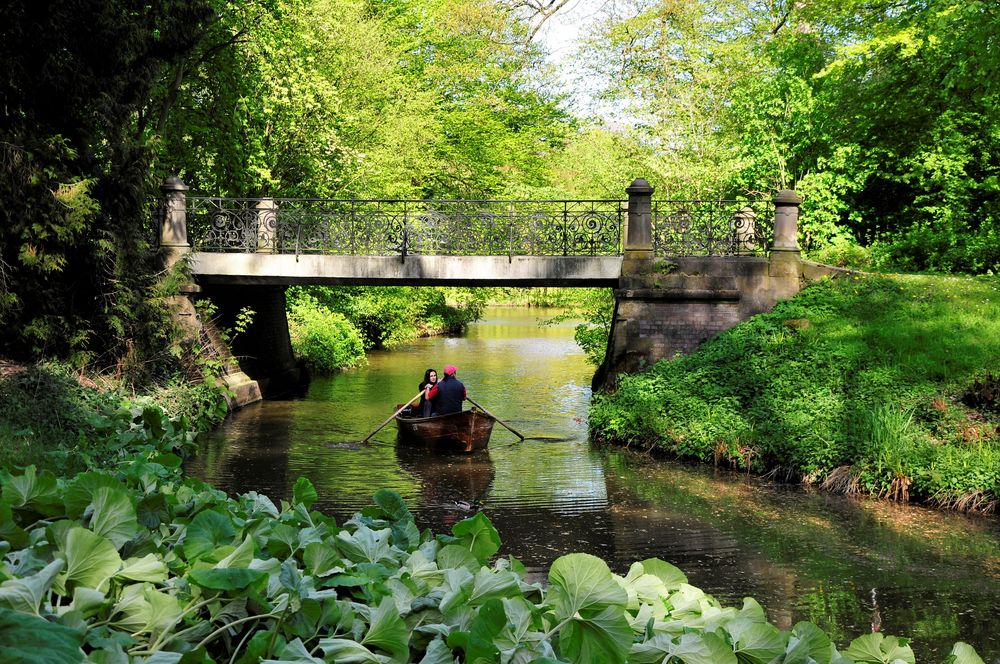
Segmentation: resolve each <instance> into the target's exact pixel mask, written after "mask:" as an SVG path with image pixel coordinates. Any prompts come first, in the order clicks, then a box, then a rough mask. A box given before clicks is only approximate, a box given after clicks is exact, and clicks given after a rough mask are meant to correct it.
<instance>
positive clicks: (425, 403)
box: [417, 369, 438, 417]
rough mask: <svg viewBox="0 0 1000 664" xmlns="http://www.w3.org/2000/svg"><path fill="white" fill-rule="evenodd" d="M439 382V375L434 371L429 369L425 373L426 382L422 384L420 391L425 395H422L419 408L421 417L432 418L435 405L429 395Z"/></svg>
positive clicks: (418, 411)
mask: <svg viewBox="0 0 1000 664" xmlns="http://www.w3.org/2000/svg"><path fill="white" fill-rule="evenodd" d="M437 382H438V374H437V371H436V370H434V369H428V370H427V371H425V372H424V380H423V381H422V382H421V383H420V388H419V389H420V391H421V392H423V394H421V395H420V405H418V406H417V413H418V414H419V416H420V417H430V416H431V412H432V410H433V403H432V401H431V397H429V396H427V393H428V392H430V391H431V388H433V387H434V386H435V385H437Z"/></svg>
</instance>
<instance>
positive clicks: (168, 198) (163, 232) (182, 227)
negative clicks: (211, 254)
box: [159, 175, 191, 251]
mask: <svg viewBox="0 0 1000 664" xmlns="http://www.w3.org/2000/svg"><path fill="white" fill-rule="evenodd" d="M187 190H188V187H187V185H186V184H184V182H183V181H182V180H181V179H180V178H179V177H177V176H176V175H171V176H170V177H167V178H164V179H163V182H162V183H161V184H160V191H161V192H163V218H162V219H161V220H160V238H159V239H160V247H166V248H171V249H176V250H181V251H183V250H185V249H187V250H190V249H191V244H190V243H189V242H188V236H187Z"/></svg>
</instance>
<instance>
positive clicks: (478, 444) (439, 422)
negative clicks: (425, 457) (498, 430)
mask: <svg viewBox="0 0 1000 664" xmlns="http://www.w3.org/2000/svg"><path fill="white" fill-rule="evenodd" d="M494 422H496V420H495V419H494V418H493V417H490V416H489V415H487V414H486V413H484V412H482V411H481V410H479V409H478V408H473V409H472V410H463V411H462V412H460V413H451V414H450V415H435V416H433V417H414V416H413V415H412V413H407V412H406V411H403V412H402V413H400V414H399V415H397V416H396V428H397V429H399V442H400V444H403V445H423V446H425V447H433V448H435V449H440V450H445V451H449V452H472V451H473V450H484V449H486V446H487V445H488V444H489V442H490V434H491V433H493V423H494Z"/></svg>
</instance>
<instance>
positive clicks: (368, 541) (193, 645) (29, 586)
mask: <svg viewBox="0 0 1000 664" xmlns="http://www.w3.org/2000/svg"><path fill="white" fill-rule="evenodd" d="M98 477H100V478H103V479H102V480H101V482H102V483H104V484H105V486H104V487H103V488H101V489H98V490H96V491H94V492H93V494H92V497H91V499H90V502H89V503H88V504H87V505H85V507H84V508H83V509H82V510H81V509H79V503H78V501H77V498H78V497H79V496H75V497H74V499H73V502H72V503H70V502H69V501H64V500H63V499H62V497H64V496H65V497H67V498H68V497H69V496H70V495H74V494H73V493H72V491H71V489H72V487H74V486H78V485H80V483H81V482H82V481H84V478H85V481H86V483H91V484H92V483H94V482H95V480H96V479H97V478H98ZM37 482H38V479H37V477H36V476H35V475H34V474H32V473H31V472H30V471H29V472H26V473H25V474H23V475H9V474H3V475H0V484H2V486H3V494H2V495H3V497H2V499H0V509H3V510H4V511H6V512H7V513H8V514H10V521H11V524H12V526H13V527H15V528H17V529H19V530H20V531H21V532H22V533H24V535H25V536H24V537H23V538H21V539H20V540H19V541H18V542H16V543H15V547H14V548H13V549H11V550H10V551H9V552H8V553H7V554H6V555H5V556H4V558H3V559H2V561H0V578H2V579H3V581H2V583H0V624H2V625H3V629H2V630H0V633H2V636H0V652H2V653H6V656H7V657H8V658H14V659H16V660H17V661H45V662H50V661H66V662H70V661H80V659H81V657H82V652H81V650H82V651H83V652H85V653H86V657H87V658H88V659H89V660H90V661H95V662H97V661H109V660H111V661H126V660H129V659H132V658H138V657H149V658H158V659H162V660H163V661H186V660H187V659H190V661H257V660H262V659H264V660H268V661H276V662H289V663H291V662H302V661H306V662H320V661H364V662H369V661H370V662H399V663H404V662H416V661H423V662H430V661H441V662H445V661H449V662H450V661H453V660H455V658H456V657H457V658H461V659H464V661H476V662H493V663H497V664H499V663H500V662H507V661H566V662H581V663H582V662H597V661H600V662H622V663H624V662H626V661H628V662H662V661H666V660H667V659H669V658H675V659H676V660H677V661H681V662H688V663H692V664H717V663H720V662H729V663H732V664H736V663H737V662H748V663H753V664H767V663H774V664H780V663H781V662H788V663H791V662H800V661H807V659H808V661H816V662H833V661H838V662H857V663H866V664H867V663H871V664H877V663H882V662H890V661H899V660H902V661H904V662H913V661H914V659H913V653H912V651H911V650H910V649H909V647H908V646H907V645H906V641H905V640H904V639H898V638H896V637H891V636H888V637H887V636H883V635H881V634H869V635H866V636H862V637H860V638H858V639H855V640H854V641H853V642H852V643H851V644H850V646H849V648H848V649H847V650H846V651H845V653H844V654H840V653H838V652H837V650H836V648H835V646H834V645H833V644H832V643H831V640H830V638H829V637H828V636H827V635H826V634H824V633H823V632H822V631H821V630H819V629H818V628H817V627H816V626H815V625H812V624H811V623H807V622H800V623H798V624H796V625H795V626H794V627H793V628H792V629H791V630H790V631H784V630H779V629H777V628H776V627H774V626H772V625H769V624H768V623H767V620H766V617H765V614H764V611H763V609H762V608H761V607H760V605H759V604H757V602H755V601H754V600H752V599H750V598H747V599H745V600H744V603H743V607H742V608H741V609H735V608H731V607H723V606H721V605H720V604H719V603H718V602H717V601H716V600H715V599H714V598H712V597H711V596H709V595H706V594H705V593H704V592H702V591H701V590H699V589H697V588H695V587H693V586H690V585H688V584H687V580H686V578H685V577H684V575H683V574H682V573H681V572H680V571H679V570H677V568H675V567H673V566H672V565H670V564H669V563H666V562H664V561H661V560H657V559H649V560H645V561H643V562H641V563H633V564H632V566H631V567H630V568H629V570H628V573H627V574H626V575H625V576H619V575H616V574H614V573H612V572H611V570H610V569H609V568H608V566H607V564H606V563H604V562H603V561H602V560H600V559H599V558H595V557H593V556H590V555H587V554H581V553H575V554H569V555H566V556H563V557H561V558H559V559H557V560H556V561H554V562H553V563H552V566H551V568H550V570H549V583H548V586H547V587H546V586H541V585H539V584H528V583H526V582H525V580H524V578H523V576H522V574H523V573H524V569H523V567H522V566H521V565H520V564H519V563H518V562H517V561H515V560H513V559H505V558H500V559H496V560H494V561H492V562H491V559H492V557H493V555H494V554H495V553H496V551H497V549H498V547H499V546H500V542H499V539H498V537H496V530H495V529H494V528H493V526H492V524H490V522H489V520H488V519H487V518H486V517H485V516H484V515H483V514H481V513H480V514H477V515H476V516H474V517H472V518H470V519H467V520H465V521H461V522H459V523H457V524H455V526H454V528H453V533H454V536H443V535H437V536H435V535H433V534H432V533H430V532H429V531H427V532H425V533H423V534H422V535H421V534H418V533H416V527H415V525H414V523H413V517H412V515H411V514H410V512H409V510H407V509H406V507H405V505H403V503H402V501H401V499H400V498H399V496H398V495H393V494H390V493H389V492H385V491H382V492H380V494H379V497H378V499H377V503H378V505H379V506H378V507H376V508H370V509H366V510H364V511H363V512H362V513H360V514H356V515H355V516H354V517H353V518H352V519H350V520H349V521H347V522H346V523H345V524H343V526H338V525H337V523H335V522H334V521H333V520H332V519H330V518H328V517H325V516H323V515H322V514H320V513H318V512H310V511H309V509H308V502H309V500H311V499H312V496H314V495H315V491H314V490H313V489H312V487H311V485H309V483H308V482H307V481H306V482H305V483H303V481H302V480H300V481H299V482H297V483H296V496H297V498H296V501H295V502H294V503H293V504H288V503H283V504H282V508H281V509H280V510H279V509H278V508H277V507H276V506H275V505H273V504H272V503H271V501H270V500H268V499H267V498H266V497H264V496H260V495H257V494H255V493H250V494H246V495H242V496H238V497H236V498H229V497H227V496H225V495H224V494H223V493H222V492H219V491H216V490H213V489H212V488H211V487H208V486H207V485H205V484H203V483H202V482H200V481H197V480H190V479H189V480H180V478H179V476H178V474H177V471H176V470H174V471H170V470H168V469H165V468H163V467H157V466H155V465H152V464H149V463H145V462H143V461H141V460H138V459H133V460H131V461H130V462H127V463H124V464H121V465H120V466H118V468H117V469H116V471H115V472H114V473H113V474H112V473H103V474H96V473H90V474H88V475H86V476H80V477H78V478H76V479H74V480H64V479H56V478H54V477H51V478H50V479H48V480H47V484H48V485H49V486H48V487H47V488H46V489H45V490H41V491H40V490H38V489H37ZM111 484H115V485H116V486H120V487H122V488H121V489H115V490H114V492H115V493H116V494H119V497H118V499H116V501H115V502H116V507H115V510H114V512H115V514H116V517H115V518H114V522H115V523H117V524H119V525H121V524H134V523H135V522H136V520H138V519H140V518H143V517H142V516H141V514H140V512H139V511H138V510H137V509H136V508H135V507H134V506H135V505H137V504H138V503H139V502H140V501H141V500H144V499H146V498H148V497H150V496H156V497H158V498H159V502H160V504H161V510H160V512H159V515H158V518H157V520H156V522H155V523H151V524H150V527H148V528H143V529H136V528H133V527H130V528H129V529H128V530H127V531H125V530H121V529H120V528H119V529H112V531H107V530H102V529H100V528H95V521H94V520H92V519H90V516H89V515H90V514H91V513H93V512H99V511H102V510H103V508H102V505H104V504H105V502H104V497H105V496H106V495H108V494H109V492H110V490H109V486H110V485H111ZM11 487H19V488H16V489H14V488H11ZM33 487H34V488H33ZM24 489H28V490H24ZM307 494H308V499H307V500H306V501H305V502H301V501H300V499H299V498H301V497H303V496H306V495H307ZM84 500H86V498H84ZM39 513H45V514H47V515H48V518H47V519H46V520H38V518H37V517H38V514H39ZM101 522H102V523H105V522H106V521H104V520H102V521H101ZM102 532H103V533H104V534H102ZM110 532H118V533H119V534H120V535H121V537H117V538H115V537H111V536H109V534H110ZM404 533H409V535H406V536H402V537H401V536H400V535H402V534H404ZM456 540H457V541H458V542H459V543H458V544H455V543H453V542H455V541H456ZM480 544H486V547H485V548H481V547H480ZM468 546H471V549H469V548H467V547H468ZM457 551H461V552H464V554H465V557H463V556H460V555H456V552H457ZM470 551H471V553H470ZM473 554H475V556H474V557H473ZM319 555H322V557H323V561H322V564H318V560H319V559H318V556H319ZM27 645H30V646H31V647H30V650H28V649H26V648H25V646H27ZM185 653H186V654H185ZM319 654H321V655H322V659H321V658H320V657H318V656H316V655H319ZM182 657H184V658H185V659H181V658H182ZM194 657H197V659H192V658H194ZM953 657H954V658H955V659H954V660H953V661H955V662H962V663H963V664H964V663H966V662H970V663H972V662H977V661H980V660H978V656H977V655H976V653H975V651H974V650H973V649H972V648H971V647H969V646H968V645H966V644H962V643H959V644H956V645H955V648H954V650H953Z"/></svg>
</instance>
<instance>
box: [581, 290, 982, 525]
mask: <svg viewBox="0 0 1000 664" xmlns="http://www.w3.org/2000/svg"><path fill="white" fill-rule="evenodd" d="M590 428H591V431H592V433H593V435H594V437H595V438H597V439H598V440H602V441H607V442H613V443H618V444H623V445H627V446H631V447H636V448H641V449H644V450H650V451H656V452H662V453H665V454H669V455H672V456H676V457H679V458H688V459H697V460H699V461H703V462H709V463H715V464H720V465H726V466H732V467H734V468H739V469H740V470H744V471H746V472H753V473H759V474H768V475H771V476H773V477H775V478H778V479H781V480H794V481H801V482H806V483H809V484H813V485H817V486H820V487H822V488H825V489H828V490H831V491H837V492H843V493H866V494H873V495H877V496H882V497H885V498H890V499H893V500H900V501H908V500H915V501H921V502H926V503H929V504H933V505H938V506H941V507H947V508H955V509H961V510H971V511H980V512H995V511H996V509H997V506H998V503H1000V281H998V280H997V279H996V278H995V277H980V278H965V277H939V276H902V275H878V276H875V275H872V276H855V277H845V278H839V279H833V280H826V281H822V282H820V283H817V284H814V285H812V286H810V287H808V288H807V289H805V290H804V291H802V292H801V293H800V294H798V295H797V296H795V297H794V298H792V299H791V300H788V301H786V302H782V303H779V304H778V305H777V306H776V307H775V308H774V310H773V311H772V312H770V313H766V314H761V315H758V316H755V317H754V318H753V319H751V320H750V321H748V322H746V323H743V324H741V325H739V326H737V327H736V328H733V329H732V330H730V331H728V332H725V333H724V334H722V335H720V336H719V337H717V338H715V339H712V340H711V341H708V342H706V343H705V344H703V345H702V346H701V347H700V348H699V349H698V350H696V351H695V352H693V353H691V354H690V355H687V356H679V357H676V358H673V359H667V360H662V361H660V362H658V363H656V364H655V365H654V366H652V367H650V368H649V370H648V371H645V372H643V373H640V374H636V375H630V376H623V377H622V378H621V380H620V381H619V383H618V387H617V390H615V391H614V392H613V393H611V394H602V395H598V396H597V397H596V398H595V401H594V404H593V408H592V409H591V412H590Z"/></svg>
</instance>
